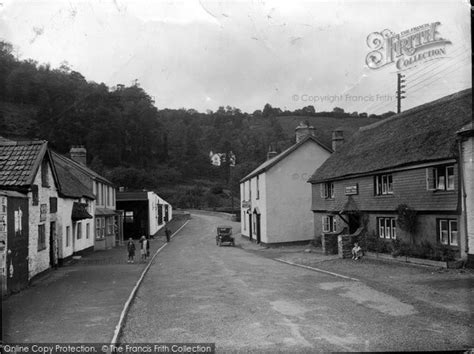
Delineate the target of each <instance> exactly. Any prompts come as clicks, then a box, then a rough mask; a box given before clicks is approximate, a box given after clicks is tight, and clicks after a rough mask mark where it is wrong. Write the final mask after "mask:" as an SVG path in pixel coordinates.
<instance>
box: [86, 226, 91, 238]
mask: <svg viewBox="0 0 474 354" xmlns="http://www.w3.org/2000/svg"><path fill="white" fill-rule="evenodd" d="M90 226H91V225H90V224H89V223H87V224H86V239H89V237H90V235H91V227H90Z"/></svg>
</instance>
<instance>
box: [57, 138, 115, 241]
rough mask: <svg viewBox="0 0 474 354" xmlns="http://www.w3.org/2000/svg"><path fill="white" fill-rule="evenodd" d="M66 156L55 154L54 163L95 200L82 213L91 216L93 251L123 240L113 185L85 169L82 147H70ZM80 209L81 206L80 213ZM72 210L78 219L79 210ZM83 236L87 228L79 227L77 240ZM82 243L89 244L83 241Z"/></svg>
mask: <svg viewBox="0 0 474 354" xmlns="http://www.w3.org/2000/svg"><path fill="white" fill-rule="evenodd" d="M69 154H70V158H67V157H65V156H62V155H59V154H55V155H54V157H55V161H56V162H57V163H58V164H60V165H63V166H67V169H69V170H70V171H71V172H72V173H73V174H74V176H75V177H76V178H77V179H78V180H79V181H80V182H81V183H82V184H83V185H84V186H85V187H86V188H87V189H88V190H89V191H91V193H92V196H93V197H94V198H95V199H94V201H93V202H90V204H88V205H87V207H86V211H87V212H88V213H89V214H91V215H92V216H93V220H91V221H93V225H91V226H90V227H91V231H90V233H91V235H94V250H103V249H109V248H112V247H115V246H116V245H117V244H120V243H121V242H122V241H123V233H122V216H121V215H120V213H118V212H117V211H116V207H115V203H116V195H115V186H114V184H113V183H112V182H110V181H109V180H107V179H106V178H105V177H103V176H101V175H100V174H98V173H97V172H95V171H93V170H91V169H90V168H88V167H87V150H86V148H85V147H84V146H82V145H79V146H73V147H71V149H70V151H69ZM84 198H85V199H84V200H83V202H85V201H86V200H89V199H88V198H86V197H84ZM89 201H90V200H89ZM83 202H81V203H83ZM86 204H87V203H86ZM82 209H83V208H82V207H81V210H82ZM76 210H77V211H78V214H76V215H77V216H76V217H80V215H81V214H82V213H83V210H82V211H79V210H78V209H76ZM83 216H84V215H83ZM86 225H87V222H86ZM71 232H72V229H71ZM83 234H84V235H87V229H85V230H82V227H81V239H82V235H83ZM76 240H77V229H76ZM84 242H85V240H83V241H82V242H79V244H83V243H84ZM86 244H89V243H87V242H86ZM69 247H71V246H69ZM79 247H82V246H79Z"/></svg>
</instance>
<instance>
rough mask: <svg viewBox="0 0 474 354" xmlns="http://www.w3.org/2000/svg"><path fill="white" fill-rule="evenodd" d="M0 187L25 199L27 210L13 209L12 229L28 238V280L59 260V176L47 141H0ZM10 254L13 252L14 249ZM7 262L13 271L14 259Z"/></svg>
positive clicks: (12, 254) (12, 255) (21, 208)
mask: <svg viewBox="0 0 474 354" xmlns="http://www.w3.org/2000/svg"><path fill="white" fill-rule="evenodd" d="M0 188H1V189H4V190H10V191H16V192H19V193H21V194H22V195H25V196H26V198H27V199H28V203H27V205H28V210H23V209H24V207H22V206H19V207H18V209H16V210H15V214H14V215H15V219H14V224H15V225H14V230H15V233H16V234H18V235H23V236H25V237H26V238H25V240H27V242H25V246H26V244H27V245H28V252H27V254H28V264H27V268H28V269H27V272H28V281H29V280H30V279H31V278H33V277H34V276H36V275H38V274H39V273H41V272H43V271H45V270H47V269H48V268H50V267H51V266H55V265H57V263H58V242H57V232H56V231H57V217H58V215H57V210H58V179H57V175H56V171H55V169H54V167H53V164H52V159H51V155H50V153H49V150H48V144H47V142H46V141H44V140H34V141H18V142H16V141H1V142H0ZM25 218H26V219H27V220H28V221H27V224H25ZM26 225H27V230H25V226H26ZM10 246H11V247H13V244H10ZM23 247H24V246H23ZM11 250H12V252H13V251H14V250H13V249H11ZM7 253H8V251H7ZM20 253H21V252H19V253H18V254H20ZM10 255H11V257H14V256H15V254H14V253H10ZM7 258H8V257H7ZM7 262H10V263H9V264H11V265H13V268H11V267H10V266H8V268H11V272H12V273H14V272H15V266H14V265H15V264H16V260H15V259H7ZM18 264H20V263H18ZM25 269H26V266H25ZM9 276H10V275H9Z"/></svg>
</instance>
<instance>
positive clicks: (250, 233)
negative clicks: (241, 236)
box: [249, 214, 253, 240]
mask: <svg viewBox="0 0 474 354" xmlns="http://www.w3.org/2000/svg"><path fill="white" fill-rule="evenodd" d="M252 232H253V230H252V214H249V238H250V239H251V240H252Z"/></svg>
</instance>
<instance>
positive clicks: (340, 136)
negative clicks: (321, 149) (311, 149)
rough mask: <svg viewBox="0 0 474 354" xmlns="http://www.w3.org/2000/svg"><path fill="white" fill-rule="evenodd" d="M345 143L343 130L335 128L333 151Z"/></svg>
mask: <svg viewBox="0 0 474 354" xmlns="http://www.w3.org/2000/svg"><path fill="white" fill-rule="evenodd" d="M342 144H344V132H343V131H342V130H334V131H333V132H332V151H334V152H335V151H337V150H339V149H340V148H341V146H342Z"/></svg>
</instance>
